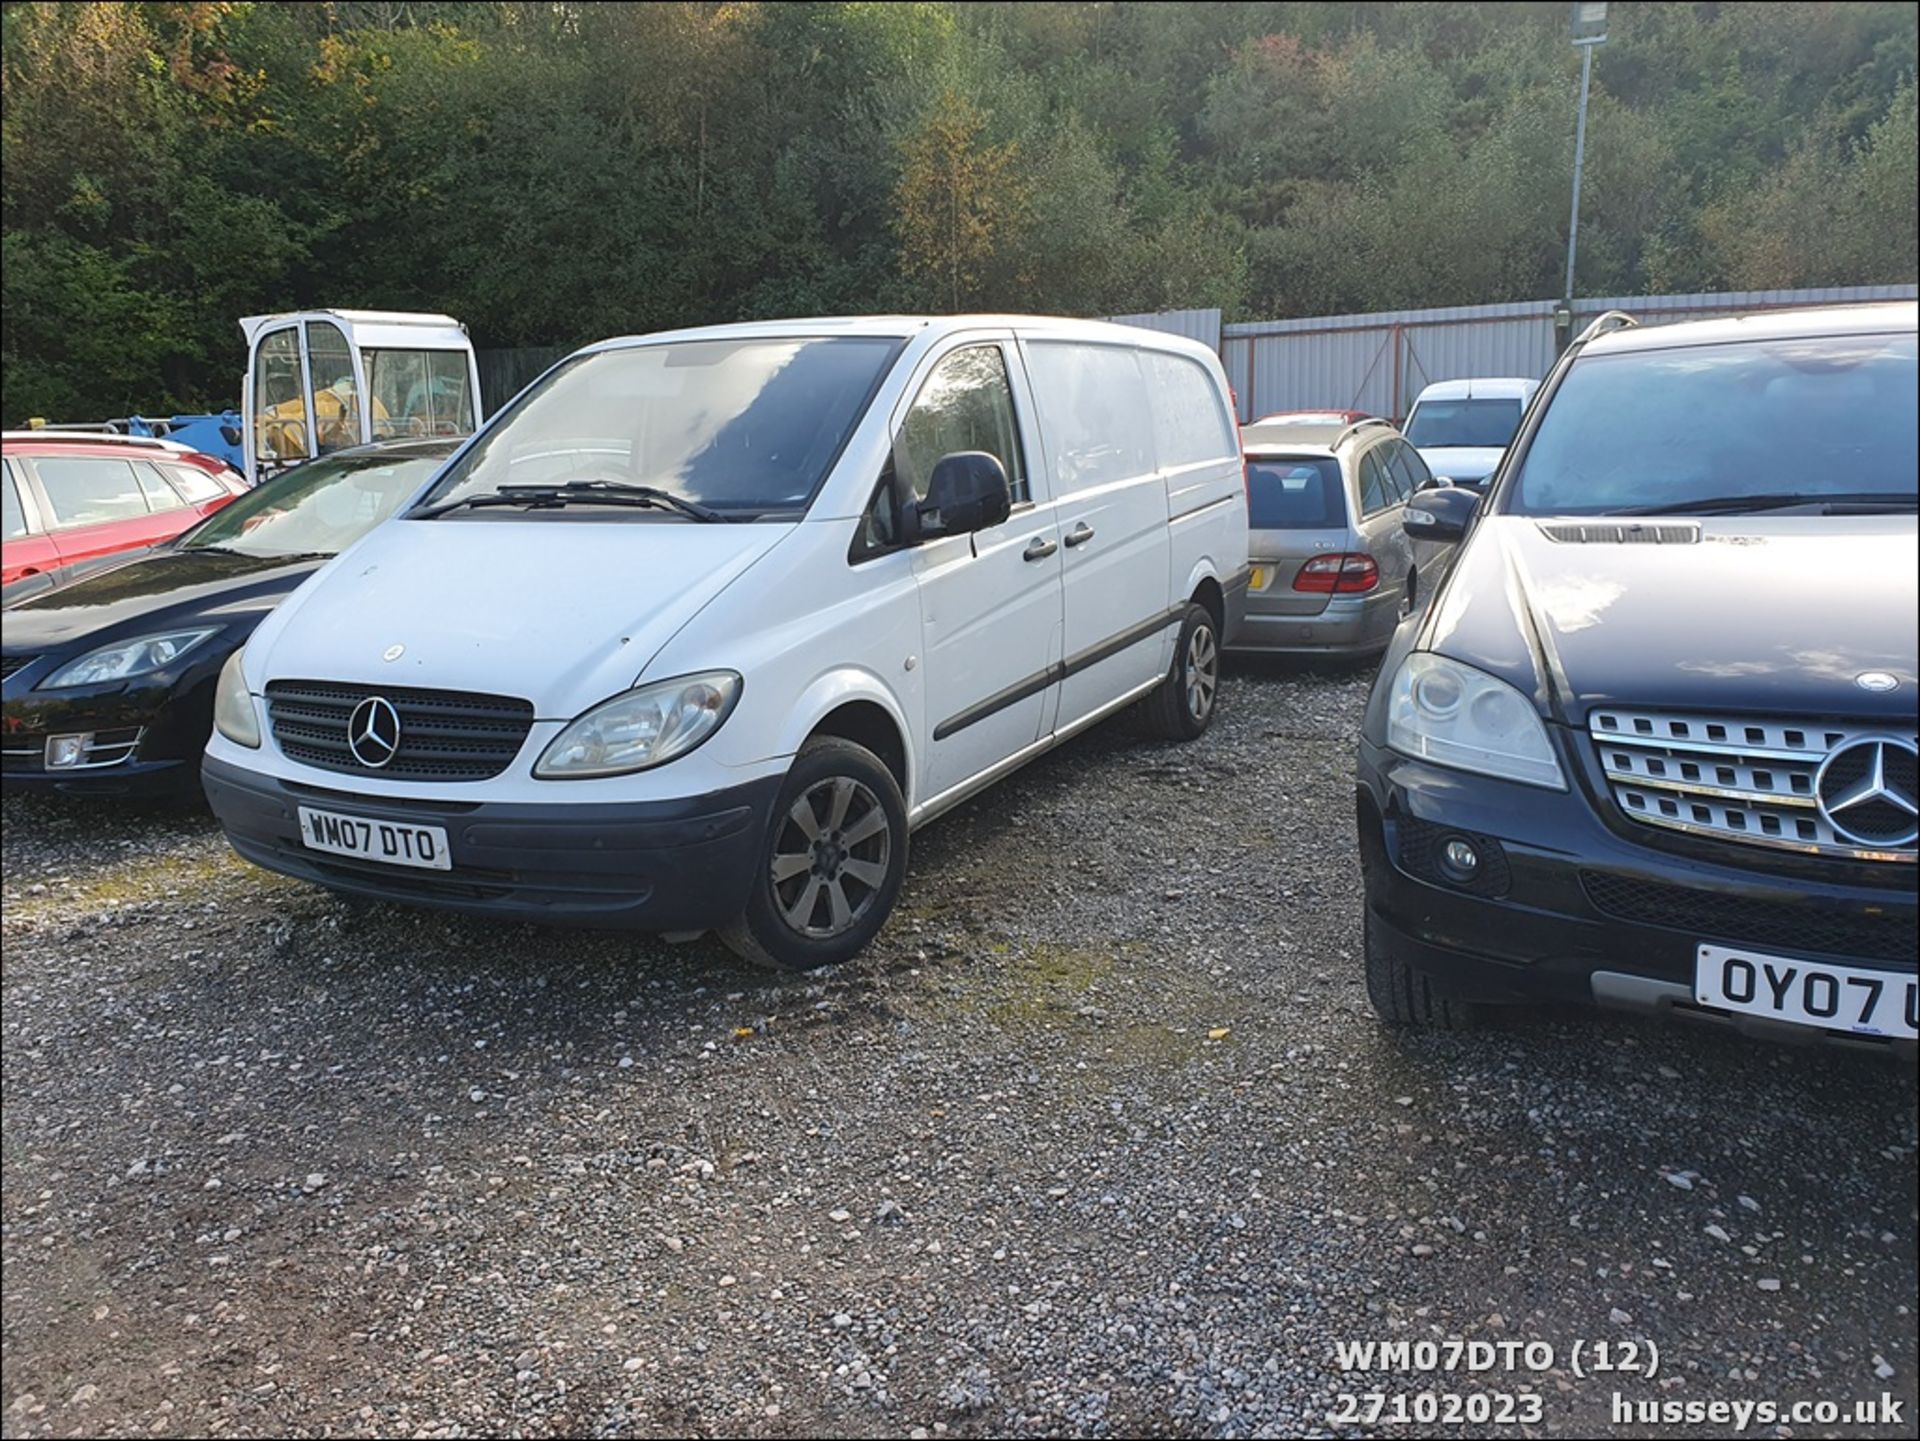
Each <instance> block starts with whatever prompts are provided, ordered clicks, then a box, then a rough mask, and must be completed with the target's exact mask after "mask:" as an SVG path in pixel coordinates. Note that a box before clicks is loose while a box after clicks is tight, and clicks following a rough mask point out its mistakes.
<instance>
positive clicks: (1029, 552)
mask: <svg viewBox="0 0 1920 1441" xmlns="http://www.w3.org/2000/svg"><path fill="white" fill-rule="evenodd" d="M1058 549H1060V547H1059V546H1057V545H1055V544H1054V543H1053V542H1052V541H1050V540H1048V539H1047V538H1046V537H1045V536H1044V535H1036V536H1035V537H1034V538H1033V539H1032V540H1030V541H1028V542H1027V548H1026V549H1025V550H1023V551H1021V552H1020V558H1021V559H1022V560H1045V559H1046V558H1047V557H1048V556H1050V555H1052V554H1053V553H1054V552H1055V551H1056V550H1058Z"/></svg>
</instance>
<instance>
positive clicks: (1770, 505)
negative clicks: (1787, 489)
mask: <svg viewBox="0 0 1920 1441" xmlns="http://www.w3.org/2000/svg"><path fill="white" fill-rule="evenodd" d="M1796 505H1828V506H1841V507H1844V508H1845V509H1847V510H1849V511H1852V512H1855V513H1871V512H1873V511H1876V510H1891V511H1901V510H1912V509H1914V508H1915V497H1914V496H1912V495H1903V494H1901V493H1899V492H1896V491H1875V490H1851V491H1831V492H1827V493H1825V494H1789V495H1714V496H1707V497H1704V498H1702V499H1700V500H1676V501H1671V502H1668V503H1667V504H1665V505H1642V506H1636V507H1634V508H1632V509H1630V510H1616V511H1610V512H1608V514H1610V515H1616V516H1618V515H1744V514H1752V513H1756V512H1759V511H1763V510H1788V509H1791V508H1792V507H1794V506H1796Z"/></svg>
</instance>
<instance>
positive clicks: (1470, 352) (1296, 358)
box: [479, 285, 1920, 421]
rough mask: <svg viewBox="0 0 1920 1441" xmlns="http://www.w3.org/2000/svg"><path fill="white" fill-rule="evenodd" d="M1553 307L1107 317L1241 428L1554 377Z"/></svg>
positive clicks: (1666, 313) (1696, 311) (549, 350)
mask: <svg viewBox="0 0 1920 1441" xmlns="http://www.w3.org/2000/svg"><path fill="white" fill-rule="evenodd" d="M1917 296H1920V288H1917V287H1915V286H1912V285H1860V286H1830V287H1828V288H1826V289H1822V290H1734V291H1723V292H1720V293H1717V294H1714V293H1707V294H1701V295H1616V296H1610V297H1607V298H1604V299H1597V300H1595V299H1581V300H1576V301H1575V302H1574V303H1573V329H1574V333H1575V334H1576V335H1577V334H1578V333H1579V332H1580V330H1581V328H1582V327H1583V326H1585V325H1586V324H1587V322H1588V321H1590V320H1592V319H1593V318H1594V317H1595V316H1596V315H1599V314H1600V313H1601V312H1602V311H1607V310H1628V311H1632V312H1633V313H1634V314H1635V315H1637V316H1639V317H1640V319H1641V321H1642V322H1643V323H1655V324H1657V323H1660V322H1663V321H1674V320H1697V319H1699V318H1700V317H1701V316H1706V315H1727V314H1735V313H1739V312H1742V311H1751V310H1775V309H1780V308H1782V307H1785V306H1794V305H1848V304H1858V303H1859V302H1861V301H1869V300H1913V299H1915V298H1916V297H1917ZM1558 305H1559V302H1558V301H1555V300H1520V301H1514V302H1511V303H1508V304H1504V305H1463V306H1458V307H1455V308H1453V309H1449V310H1389V311H1381V312H1378V313H1375V314H1371V315H1319V316H1309V317H1305V318H1303V319H1299V320H1256V321H1250V322H1246V323H1243V324H1239V325H1222V324H1221V323H1220V312H1219V311H1218V310H1164V311H1161V312H1159V313H1158V314H1155V315H1115V316H1110V317H1108V318H1109V319H1111V320H1114V321H1117V322H1119V323H1120V324H1122V325H1137V326H1140V327H1142V328H1143V329H1146V330H1161V331H1167V332H1169V333H1171V334H1174V335H1184V336H1186V337H1187V338H1188V339H1189V340H1197V341H1199V342H1200V343H1201V344H1202V345H1204V346H1206V347H1208V348H1209V349H1211V350H1215V351H1218V352H1219V355H1220V361H1221V364H1222V365H1224V366H1225V367H1226V371H1227V379H1228V380H1229V381H1230V382H1232V384H1233V388H1234V391H1235V393H1236V394H1238V396H1239V397H1240V419H1241V420H1243V421H1247V420H1252V419H1253V418H1254V417H1255V416H1258V415H1268V414H1271V413H1272V412H1273V411H1276V410H1365V411H1369V412H1371V413H1372V414H1374V415H1384V416H1389V417H1391V418H1393V419H1395V420H1399V419H1403V418H1404V417H1405V416H1406V413H1407V410H1408V408H1409V407H1411V406H1412V404H1413V400H1414V397H1415V396H1417V395H1418V394H1419V393H1420V391H1421V388H1422V387H1424V386H1428V385H1431V384H1433V382H1435V381H1436V380H1455V379H1458V378H1460V377H1461V376H1469V375H1487V376H1494V375H1524V376H1530V377H1532V378H1534V379H1538V378H1539V377H1541V376H1543V375H1545V374H1546V373H1547V369H1548V367H1549V366H1551V365H1552V364H1553V358H1554V355H1555V353H1556V352H1555V350H1554V337H1553V312H1554V310H1555V309H1556V308H1557V307H1558ZM569 353H570V350H569V347H566V346H526V347H522V348H520V349H517V350H482V351H481V352H479V361H480V393H481V397H482V398H483V400H484V401H485V403H486V407H487V413H488V414H489V415H491V414H492V413H493V412H494V411H496V410H498V409H499V408H500V407H501V406H503V405H505V404H506V403H507V402H508V401H509V400H511V399H513V397H514V396H516V395H518V394H519V393H520V391H521V389H522V387H524V386H525V385H527V384H528V383H529V382H530V381H532V380H534V379H535V378H537V377H538V376H539V375H540V373H541V372H542V371H544V370H545V369H546V368H547V367H548V366H550V365H552V364H553V363H554V362H555V361H557V360H559V359H561V358H562V357H563V356H566V355H567V354H569Z"/></svg>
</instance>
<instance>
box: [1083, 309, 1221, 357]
mask: <svg viewBox="0 0 1920 1441" xmlns="http://www.w3.org/2000/svg"><path fill="white" fill-rule="evenodd" d="M1107 319H1109V320H1111V321H1113V322H1114V323H1115V324H1116V325H1137V326H1139V327H1140V328H1141V329H1142V330H1161V331H1165V332H1166V333H1167V334H1169V335H1184V336H1186V338H1187V339H1188V340H1197V341H1199V342H1200V343H1201V344H1202V345H1204V346H1206V348H1207V349H1208V350H1212V351H1218V350H1219V349H1220V312H1219V311H1217V310H1162V311H1160V312H1158V313H1157V314H1153V315H1109V316H1108V317H1107Z"/></svg>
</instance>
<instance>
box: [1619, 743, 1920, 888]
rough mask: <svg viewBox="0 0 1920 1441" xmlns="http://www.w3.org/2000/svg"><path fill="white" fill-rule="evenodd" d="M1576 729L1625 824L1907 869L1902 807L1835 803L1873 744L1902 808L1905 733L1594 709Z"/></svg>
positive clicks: (1907, 820)
mask: <svg viewBox="0 0 1920 1441" xmlns="http://www.w3.org/2000/svg"><path fill="white" fill-rule="evenodd" d="M1587 729H1588V731H1589V733H1590V734H1591V735H1592V737H1593V743H1594V748H1595V750H1596V752H1597V753H1598V755H1599V757H1600V765H1601V768H1602V769H1603V770H1604V771H1605V772H1606V776H1607V783H1608V785H1609V787H1610V788H1611V789H1612V792H1613V799H1614V802H1615V804H1616V805H1618V806H1619V807H1620V811H1621V813H1622V814H1623V815H1625V816H1626V817H1627V818H1628V819H1630V820H1635V821H1639V822H1641V823H1643V824H1645V825H1651V826H1663V827H1666V828H1667V829H1669V830H1677V831H1687V832H1691V833H1693V834H1696V835H1705V836H1712V837H1715V838H1717V839H1721V840H1729V841H1738V842H1741V843H1743V844H1747V845H1759V846H1773V847H1776V848H1781V849H1787V850H1795V851H1801V852H1804V853H1807V854H1812V855H1834V856H1850V857H1854V858H1857V859H1869V860H1891V861H1905V862H1907V863H1909V864H1911V863H1912V862H1913V860H1914V855H1915V848H1914V840H1915V837H1914V826H1913V821H1914V816H1913V811H1912V810H1911V809H1910V808H1909V809H1907V810H1905V811H1904V813H1900V811H1901V803H1900V801H1895V802H1890V803H1884V804H1883V803H1878V802H1876V803H1870V804H1865V805H1860V804H1854V805H1850V806H1845V807H1839V806H1838V804H1837V803H1839V802H1841V801H1842V800H1843V799H1844V798H1845V796H1846V795H1847V793H1848V792H1849V791H1851V790H1853V789H1854V787H1855V784H1856V783H1857V782H1858V781H1859V780H1860V779H1861V777H1862V776H1863V775H1864V774H1865V772H1866V769H1867V767H1868V766H1869V765H1870V764H1871V763H1872V760H1873V758H1874V757H1875V755H1876V754H1877V752H1876V750H1875V749H1874V748H1875V747H1877V746H1881V745H1884V751H1885V759H1884V761H1883V763H1882V774H1883V776H1884V778H1885V782H1886V785H1887V786H1888V787H1889V788H1890V789H1891V790H1892V791H1893V793H1894V794H1895V795H1896V796H1897V797H1900V798H1901V800H1903V801H1904V802H1907V803H1911V801H1912V799H1913V796H1914V786H1915V778H1914V761H1913V758H1914V754H1915V739H1914V736H1913V732H1912V728H1911V724H1909V726H1908V727H1906V728H1904V729H1903V730H1899V731H1896V732H1895V733H1893V734H1889V733H1888V731H1887V730H1886V729H1884V728H1876V727H1873V726H1869V725H1863V724H1860V723H1857V722H1824V721H1800V720H1777V719H1760V718H1753V717H1730V716H1701V715H1683V714H1675V713H1671V712H1654V711H1638V710H1616V709H1610V708H1603V709H1598V710H1595V711H1594V712H1593V714H1592V716H1591V717H1590V718H1589V720H1588V723H1587ZM1829 763H1830V764H1829ZM1823 768H1824V772H1825V776H1826V780H1825V784H1824V787H1823V784H1822V775H1823ZM1856 772H1859V774H1855V773H1856ZM1823 789H1824V791H1825V793H1826V794H1825V796H1824V799H1823V796H1822V791H1823ZM1829 804H1835V805H1836V809H1835V810H1834V811H1833V812H1832V813H1829V809H1828V806H1829ZM1883 811H1884V812H1885V814H1882V813H1881V812H1883Z"/></svg>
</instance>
